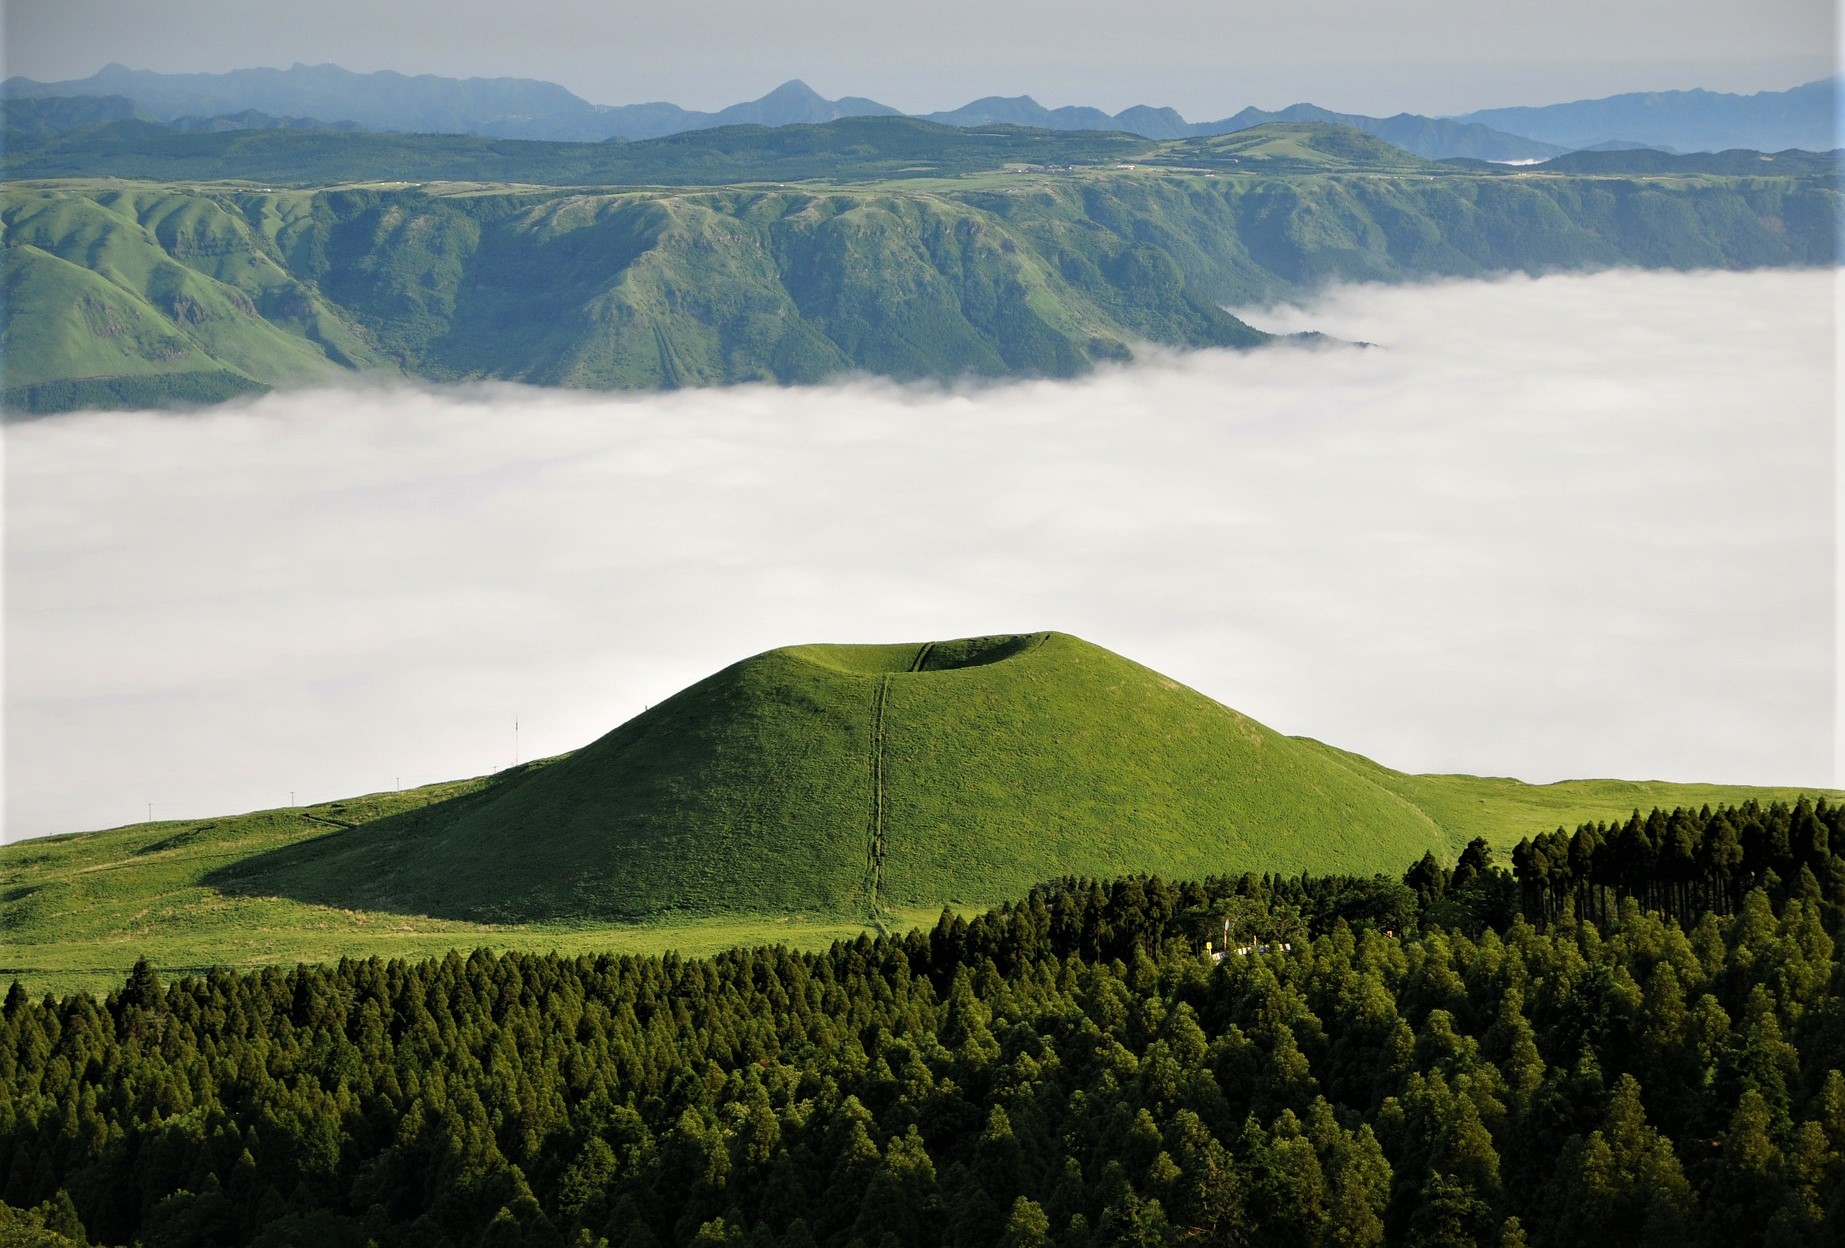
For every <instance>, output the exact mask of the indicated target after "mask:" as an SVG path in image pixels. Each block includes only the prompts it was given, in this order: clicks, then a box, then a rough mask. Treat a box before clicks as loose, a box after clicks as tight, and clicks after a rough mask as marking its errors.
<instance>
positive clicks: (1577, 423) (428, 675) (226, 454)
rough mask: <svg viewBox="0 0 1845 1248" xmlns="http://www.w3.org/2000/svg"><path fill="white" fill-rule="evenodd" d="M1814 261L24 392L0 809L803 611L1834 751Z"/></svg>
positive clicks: (420, 731) (191, 771) (152, 780)
mask: <svg viewBox="0 0 1845 1248" xmlns="http://www.w3.org/2000/svg"><path fill="white" fill-rule="evenodd" d="M1835 280H1836V279H1835V277H1834V275H1833V274H1832V273H1830V272H1799V273H1755V274H1696V275H1683V274H1638V273H1610V274H1602V275H1598V276H1592V277H1577V276H1568V277H1548V278H1543V279H1539V280H1535V281H1534V280H1528V279H1514V280H1506V281H1500V282H1493V283H1465V284H1453V285H1442V286H1433V287H1420V288H1377V287H1362V288H1348V289H1344V290H1339V291H1334V292H1332V293H1330V294H1329V295H1328V296H1327V297H1326V298H1325V299H1324V300H1322V301H1321V302H1320V303H1318V304H1317V305H1316V306H1314V307H1313V308H1311V309H1308V310H1306V311H1298V310H1272V311H1269V312H1265V313H1255V314H1251V315H1252V316H1253V317H1254V319H1256V320H1257V321H1258V322H1260V323H1264V324H1267V325H1270V326H1274V327H1281V328H1298V327H1305V326H1309V325H1311V326H1313V327H1317V328H1322V329H1325V330H1327V331H1328V332H1330V333H1333V334H1337V335H1340V336H1343V337H1347V338H1353V339H1363V340H1367V341H1371V342H1375V343H1379V344H1382V345H1381V347H1380V348H1379V349H1375V350H1363V351H1360V350H1354V349H1335V350H1310V349H1304V348H1290V349H1277V350H1268V351H1260V352H1254V353H1249V354H1234V353H1222V352H1206V353H1199V354H1193V355H1186V356H1181V357H1169V358H1163V359H1159V360H1156V361H1152V362H1148V363H1143V364H1139V365H1136V366H1133V367H1130V368H1125V369H1120V370H1116V371H1110V372H1106V373H1103V374H1102V375H1099V376H1097V377H1094V378H1092V379H1089V380H1085V381H1081V382H1077V383H1063V382H1042V383H1036V382H1034V383H1026V384H1016V385H1007V386H1002V387H995V388H983V389H972V390H954V391H940V390H932V389H906V388H899V387H895V386H891V385H885V384H879V383H855V384H848V385H841V386H832V387H824V388H813V389H792V390H791V389H774V388H762V387H748V388H737V389H728V390H703V391H693V392H684V393H678V394H671V395H650V396H642V397H632V396H627V397H622V396H613V397H612V396H606V395H586V394H577V393H565V392H557V391H539V390H530V389H522V388H517V387H512V386H491V387H479V388H470V389H464V390H454V391H434V392H431V391H419V390H406V389H370V390H364V389H361V390H347V391H325V390H323V391H313V392H298V393H291V394H279V395H273V396H270V397H267V398H264V399H262V400H259V401H256V402H254V403H250V404H247V405H243V406H239V407H235V408H220V409H215V410H212V411H207V412H203V413H193V414H185V415H149V414H85V415H73V416H64V417H56V418H52V419H48V420H42V421H35V422H31V423H28V424H23V425H16V426H13V427H12V428H10V429H8V430H7V432H6V434H5V450H6V486H7V497H6V521H7V524H6V556H7V563H6V607H5V610H6V624H7V630H6V659H7V672H6V676H7V681H6V748H7V754H6V780H7V794H6V815H7V821H8V822H7V833H6V835H7V836H8V838H9V839H19V838H21V837H25V836H32V835H38V834H42V833H48V832H57V831H69V830H74V829H78V828H87V827H96V826H106V825H113V824H119V823H124V822H130V821H134V820H138V819H140V818H141V817H143V815H144V813H145V810H146V804H147V803H149V802H151V803H152V804H153V813H154V815H155V817H156V818H163V817H166V818H177V817H182V816H193V815H205V814H216V813H225V812H229V811H234V810H241V809H249V808H260V807H265V806H276V805H281V804H283V803H285V802H286V801H287V800H288V799H289V795H290V792H291V791H292V792H293V793H294V794H295V795H296V797H297V798H298V800H301V801H304V802H305V801H311V800H320V799H326V798H333V797H339V796H346V795H351V794H355V793H360V792H366V791H371V790H375V789H380V788H389V787H391V786H392V785H393V784H394V783H396V782H397V781H398V780H399V779H400V778H401V782H402V783H403V784H404V785H406V786H408V785H412V784H419V783H424V782H428V781H433V780H439V779H448V778H453V777H457V776H463V775H471V774H477V773H480V772H483V771H488V770H491V769H494V768H497V767H500V766H504V765H505V764H506V763H508V762H509V761H511V758H512V753H513V747H514V743H513V732H512V727H513V720H514V717H515V715H516V716H517V717H518V720H519V723H520V736H519V742H520V749H521V752H522V754H523V755H524V756H525V757H528V758H529V757H534V756H538V755H541V754H546V753H552V752H556V751H561V750H565V749H569V748H573V747H575V746H578V745H581V744H583V743H585V742H587V741H589V740H591V739H593V738H594V737H596V736H598V735H600V734H601V733H602V732H605V731H607V730H608V729H609V728H611V727H613V726H614V725H615V724H617V723H619V722H620V721H622V720H623V719H625V718H627V717H628V716H630V715H632V714H634V713H636V712H638V711H640V710H641V709H642V707H643V706H644V705H646V704H648V703H652V702H658V701H660V700H661V699H663V698H665V697H666V696H667V695H669V694H671V693H672V692H674V691H675V690H677V689H679V688H681V687H682V686H684V685H685V684H687V683H689V682H690V681H692V680H694V679H697V678H698V677H700V676H703V675H705V674H706V673H708V672H711V671H713V670H715V669H717V668H719V667H722V666H724V665H725V664H727V663H729V662H731V661H733V660H735V659H738V658H741V657H743V656H744V655H747V654H751V653H754V652H756V651H759V650H763V649H766V648H769V647H771V646H776V645H782V644H788V643H793V642H803V641H819V640H828V641H901V640H921V639H926V638H940V637H952V636H963V635H968V634H975V633H982V632H1001V631H1021V630H1029V629H1040V628H1057V629H1063V630H1066V631H1069V632H1074V633H1077V634H1079V635H1082V636H1084V637H1087V638H1089V639H1090V640H1092V641H1095V642H1098V643H1100V644H1102V645H1105V646H1108V647H1110V648H1112V649H1115V650H1118V651H1120V652H1122V653H1124V654H1126V655H1128V656H1130V657H1132V658H1135V659H1138V660H1140V661H1141V662H1143V663H1146V664H1148V665H1149V666H1152V667H1155V668H1158V669H1160V670H1162V671H1164V672H1167V673H1168V674H1170V675H1172V676H1174V677H1176V678H1178V679H1181V680H1184V681H1186V682H1187V683H1189V684H1192V685H1194V686H1196V687H1197V688H1199V689H1202V690H1204V691H1205V692H1207V693H1209V694H1211V695H1212V696H1214V697H1216V698H1218V699H1220V700H1222V701H1224V702H1226V703H1228V704H1230V705H1232V706H1235V707H1237V708H1239V709H1240V710H1243V711H1245V712H1246V713H1249V714H1251V715H1254V716H1255V717H1256V718H1258V719H1260V720H1263V721H1265V722H1267V723H1269V724H1271V725H1273V726H1274V727H1277V728H1279V729H1282V730H1283V731H1287V732H1293V733H1304V734H1308V735H1312V736H1317V737H1320V738H1322V739H1324V740H1328V741H1331V742H1334V743H1336V744H1339V745H1342V746H1345V747H1348V748H1351V749H1356V750H1359V751H1361V752H1363V753H1366V754H1369V755H1371V756H1373V757H1375V758H1377V759H1379V760H1380V761H1382V762H1385V763H1387V764H1389V765H1391V766H1395V767H1400V768H1404V769H1406V770H1417V771H1449V770H1452V771H1470V772H1481V773H1491V774H1509V775H1516V776H1520V777H1524V778H1526V779H1531V780H1550V779H1557V778H1561V777H1565V776H1608V775H1614V776H1625V777H1632V778H1663V779H1679V780H1711V781H1726V782H1759V783H1790V784H1794V783H1798V784H1827V783H1831V782H1832V781H1833V779H1834V769H1835V756H1834V752H1833V739H1834V725H1835V679H1834V671H1835V636H1836V634H1835V618H1834V592H1833V591H1834V583H1835V579H1836V577H1835V572H1836V561H1835V560H1836V550H1835V527H1836V520H1835V516H1836V513H1835V510H1834V496H1833V482H1834V471H1835V467H1834V462H1835V461H1834V410H1833V403H1834V392H1835V373H1834V355H1833V353H1834V334H1835V327H1834V319H1833V301H1834V289H1835Z"/></svg>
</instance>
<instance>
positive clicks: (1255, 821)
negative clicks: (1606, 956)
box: [224, 633, 1447, 922]
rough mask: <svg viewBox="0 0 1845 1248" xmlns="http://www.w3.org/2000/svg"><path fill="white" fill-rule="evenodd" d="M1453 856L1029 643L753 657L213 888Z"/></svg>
mask: <svg viewBox="0 0 1845 1248" xmlns="http://www.w3.org/2000/svg"><path fill="white" fill-rule="evenodd" d="M1446 845H1447V842H1446V837H1445V835H1444V834H1443V833H1442V831H1441V830H1440V828H1439V827H1438V826H1437V825H1436V824H1435V823H1433V822H1432V821H1431V820H1430V819H1428V818H1427V817H1426V816H1425V815H1423V814H1422V813H1421V812H1420V811H1418V810H1416V809H1415V808H1414V807H1413V806H1411V805H1409V804H1408V803H1406V802H1404V801H1402V800H1400V799H1399V798H1397V797H1396V796H1395V795H1394V794H1391V793H1389V792H1388V791H1387V790H1385V789H1383V788H1381V787H1380V786H1377V785H1375V784H1372V783H1371V782H1370V781H1369V780H1367V779H1366V778H1364V777H1363V776H1361V775H1359V774H1357V773H1355V772H1354V771H1352V770H1351V769H1349V768H1347V767H1345V766H1344V765H1342V764H1341V763H1340V762H1339V760H1337V759H1333V758H1330V757H1328V756H1326V755H1324V754H1321V753H1320V752H1318V751H1314V750H1311V749H1308V748H1304V747H1302V746H1301V745H1299V744H1298V743H1295V742H1292V741H1290V740H1289V739H1288V738H1286V737H1282V736H1280V735H1279V734H1276V733H1274V732H1272V731H1270V730H1268V729H1266V728H1263V727H1262V726H1261V725H1259V724H1256V723H1254V722H1253V721H1251V720H1248V719H1245V718H1244V717H1242V716H1240V715H1238V714H1237V713H1236V712H1234V711H1231V710H1229V709H1228V708H1226V707H1223V706H1221V705H1219V704H1217V703H1215V702H1212V701H1211V700H1210V699H1208V698H1205V697H1203V696H1202V695H1200V694H1198V693H1195V692H1193V691H1192V690H1189V689H1186V688H1184V687H1183V686H1181V685H1179V684H1177V683H1176V682H1173V681H1170V680H1167V679H1165V678H1164V677H1162V676H1160V675H1158V674H1157V673H1155V672H1151V671H1149V670H1147V669H1146V668H1143V667H1140V666H1139V665H1137V664H1134V663H1132V662H1130V661H1128V660H1126V659H1123V658H1121V657H1119V656H1117V655H1114V654H1111V653H1109V652H1108V651H1105V650H1102V649H1100V648H1099V647H1096V646H1092V645H1089V644H1088V643H1086V642H1082V641H1079V640H1078V639H1076V638H1074V637H1069V636H1066V635H1064V634H1059V633H1041V634H1032V635H1028V636H1017V637H989V638H977V639H973V640H966V641H955V642H943V643H939V644H935V645H910V646H802V647H794V648H792V649H787V650H776V651H770V652H768V653H767V654H762V655H758V656H756V657H755V658H752V659H747V660H745V661H744V662H742V663H739V664H736V665H734V666H732V667H730V668H727V669H725V670H724V671H722V672H719V673H717V674H716V675H714V676H712V677H710V678H708V679H706V680H704V681H701V682H700V683H698V684H696V685H694V686H692V687H691V688H690V689H687V690H685V691H684V692H682V693H680V694H678V695H676V696H675V697H673V698H671V699H669V700H668V701H666V702H664V703H662V704H660V705H659V706H656V707H654V708H652V709H651V710H649V711H648V712H647V713H646V714H644V715H641V716H639V717H637V718H636V719H634V720H632V721H630V722H629V723H627V724H624V725H623V726H622V727H620V728H618V729H616V730H615V731H614V732H612V733H610V734H609V735H608V736H606V737H604V738H602V739H601V740H599V741H596V742H594V743H593V744H591V745H588V746H585V747H584V748H583V749H582V750H579V751H578V752H576V753H575V754H573V755H571V756H570V757H568V758H566V759H563V760H561V761H559V762H557V763H555V764H553V765H551V766H548V767H545V768H541V769H538V770H536V771H534V772H532V773H531V774H530V775H529V776H528V777H526V778H524V779H523V780H521V781H520V782H519V783H517V784H513V785H508V786H505V787H504V788H502V789H500V790H497V791H496V792H494V793H493V794H492V795H491V796H488V797H482V798H478V799H469V800H465V801H463V802H459V803H455V804H453V805H451V806H446V807H432V808H429V809H427V810H425V811H423V812H420V813H419V814H418V815H417V816H415V817H410V818H405V819H403V820H401V821H399V822H398V823H395V824H392V825H390V826H389V827H384V826H379V827H373V828H367V829H364V830H362V831H355V832H354V833H350V834H344V835H342V836H340V837H336V838H333V840H330V841H327V842H324V843H323V842H316V843H315V844H314V846H313V847H312V848H304V849H303V850H302V851H300V852H298V853H294V854H289V855H283V856H280V857H278V858H277V859H276V860H275V861H273V862H267V863H249V864H245V868H244V872H245V873H244V874H237V875H233V876H227V877H226V879H225V881H224V884H225V886H227V887H235V888H238V889H241V890H256V891H274V892H281V893H284V894H286V895H292V896H299V897H304V898H306V899H309V900H314V901H317V902H321V903H324V904H329V905H339V906H345V907H348V908H363V909H393V910H401V909H408V910H411V911H414V912H417V913H424V914H436V915H440V916H443V917H449V918H458V919H470V920H477V921H478V920H492V921H501V922H507V921H511V922H525V921H550V920H557V919H561V918H566V917H575V918H592V919H598V920H630V921H632V920H637V919H644V918H648V917H652V916H655V915H659V914H662V913H674V912H683V913H690V914H718V913H756V912H763V911H772V912H797V913H807V914H836V915H837V914H855V913H859V914H876V913H877V912H878V911H879V910H880V908H881V907H882V906H885V905H894V906H899V907H903V906H918V905H924V906H927V905H939V904H941V903H943V902H976V901H994V900H997V899H999V898H1003V897H1006V896H1010V895H1012V894H1013V893H1016V892H1018V891H1019V890H1021V889H1024V888H1029V887H1030V885H1031V883H1032V882H1034V881H1037V880H1041V879H1044V878H1046V877H1047V876H1050V875H1057V874H1062V873H1064V872H1071V871H1074V872H1085V873H1091V874H1113V873H1118V872H1121V871H1131V870H1148V871H1159V872H1161V873H1163V874H1167V875H1186V876H1193V875H1199V874H1205V873H1210V872H1212V871H1223V870H1239V871H1240V870H1279V871H1290V872H1292V871H1301V870H1307V869H1316V870H1323V869H1328V868H1330V867H1331V866H1333V865H1335V864H1337V865H1340V866H1341V867H1342V868H1343V869H1349V870H1366V871H1368V870H1386V869H1393V868H1396V867H1397V866H1398V865H1399V864H1401V863H1403V862H1407V861H1410V860H1412V859H1414V858H1416V857H1418V856H1420V855H1421V854H1422V853H1423V852H1424V851H1426V850H1430V849H1438V850H1442V851H1444V852H1445V850H1446Z"/></svg>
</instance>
